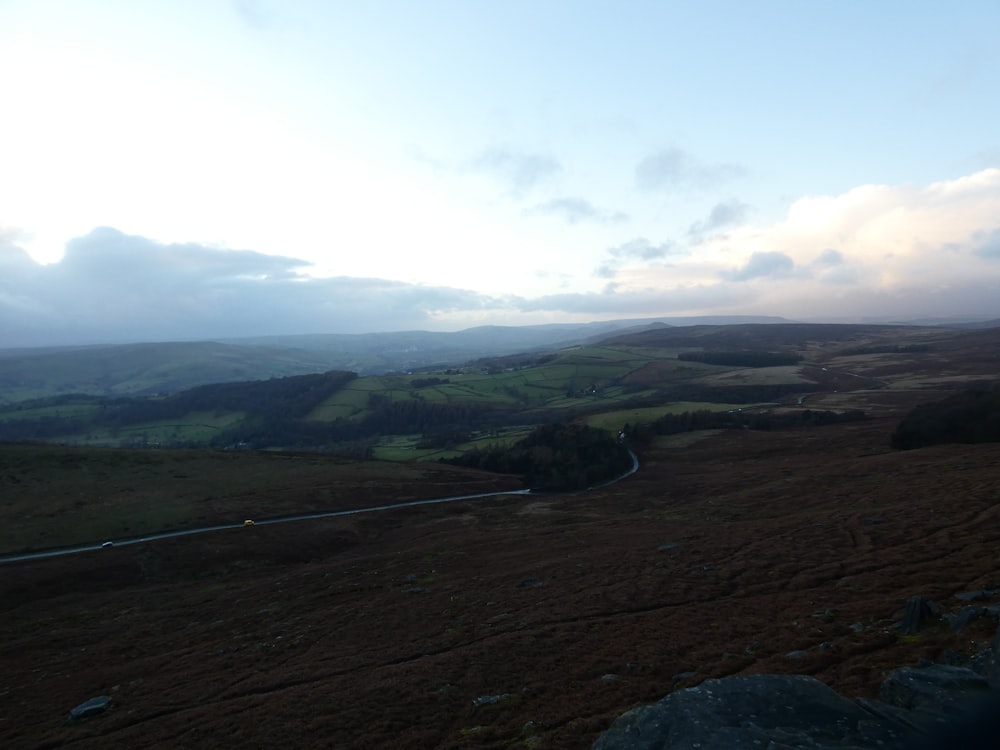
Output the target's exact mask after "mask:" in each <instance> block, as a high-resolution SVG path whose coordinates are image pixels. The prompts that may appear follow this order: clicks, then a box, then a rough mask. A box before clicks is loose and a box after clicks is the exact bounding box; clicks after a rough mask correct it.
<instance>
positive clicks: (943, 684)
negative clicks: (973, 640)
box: [879, 664, 989, 723]
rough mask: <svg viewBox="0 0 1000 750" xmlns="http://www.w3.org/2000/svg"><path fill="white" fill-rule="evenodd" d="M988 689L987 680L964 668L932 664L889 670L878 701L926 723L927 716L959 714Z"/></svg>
mask: <svg viewBox="0 0 1000 750" xmlns="http://www.w3.org/2000/svg"><path fill="white" fill-rule="evenodd" d="M988 690H989V681H988V680H987V678H985V677H983V676H982V675H981V674H978V673H977V672H974V671H972V670H971V669H969V668H967V667H954V666H950V665H948V664H931V665H929V666H926V667H918V668H916V667H901V668H899V669H894V670H892V671H891V672H890V673H889V675H888V676H887V677H886V678H885V681H884V682H883V683H882V688H881V690H880V691H879V698H881V699H882V701H883V702H885V703H888V704H889V705H892V706H897V707H899V708H905V709H907V710H908V711H911V712H915V713H916V714H917V716H916V717H915V719H916V720H917V721H918V722H921V723H926V721H923V719H924V716H926V715H927V714H931V715H933V716H934V717H942V716H945V717H949V716H956V715H961V714H962V713H963V712H964V711H965V710H967V708H968V706H969V705H970V704H971V703H973V702H975V701H976V700H977V699H978V698H981V697H983V695H984V694H985V693H986V692H987V691H988ZM920 714H923V715H924V716H920Z"/></svg>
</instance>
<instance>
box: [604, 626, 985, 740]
mask: <svg viewBox="0 0 1000 750" xmlns="http://www.w3.org/2000/svg"><path fill="white" fill-rule="evenodd" d="M980 656H981V657H982V658H978V659H973V660H971V661H970V664H974V665H976V667H975V668H973V667H968V666H953V665H948V664H926V665H924V666H920V667H904V668H900V669H896V670H893V671H892V672H890V673H889V675H888V676H887V677H886V679H885V681H884V682H883V684H882V687H881V690H880V693H879V698H880V700H877V701H875V700H867V699H858V700H852V699H849V698H846V697H844V696H842V695H840V694H839V693H837V692H835V691H834V690H833V689H831V688H830V687H828V686H827V685H825V684H824V683H822V682H820V681H819V680H816V679H815V678H813V677H808V676H805V675H776V674H767V675H752V676H746V677H725V678H721V679H714V680H706V681H705V682H703V683H702V684H701V685H698V686H697V687H693V688H688V689H686V690H679V691H677V692H674V693H671V694H669V695H667V696H666V697H665V698H663V699H662V700H660V701H659V702H657V703H654V704H652V705H649V706H643V707H640V708H636V709H633V710H631V711H628V712H627V713H625V714H623V715H622V716H620V717H619V718H618V719H617V720H616V721H615V722H614V724H613V725H612V726H611V728H610V729H609V730H608V731H607V732H605V733H604V734H603V735H601V737H600V738H598V740H597V742H596V743H594V746H593V750H674V749H675V748H676V749H678V750H679V749H680V748H685V749H687V748H700V750H762V748H770V749H771V750H779V749H780V750H797V749H798V748H802V749H805V748H810V749H811V750H874V749H875V748H880V749H881V750H890V749H892V750H934V749H936V748H943V747H961V748H964V749H966V750H975V749H977V748H982V750H986V749H987V748H990V749H992V748H997V747H1000V630H998V631H997V634H996V635H995V636H994V638H993V643H992V647H991V649H988V650H987V652H984V653H983V654H981V655H980Z"/></svg>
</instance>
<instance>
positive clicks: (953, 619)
mask: <svg viewBox="0 0 1000 750" xmlns="http://www.w3.org/2000/svg"><path fill="white" fill-rule="evenodd" d="M988 614H989V610H987V609H986V607H975V606H973V605H971V604H969V605H967V606H965V607H962V608H961V609H960V610H958V613H957V614H954V615H948V621H949V622H950V623H951V632H952V633H957V632H959V631H960V630H962V629H964V628H965V626H966V625H968V624H969V623H970V622H972V621H973V620H976V619H978V618H980V617H985V616H986V615H988Z"/></svg>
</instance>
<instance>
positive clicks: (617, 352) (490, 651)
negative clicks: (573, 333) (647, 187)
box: [0, 324, 1000, 748]
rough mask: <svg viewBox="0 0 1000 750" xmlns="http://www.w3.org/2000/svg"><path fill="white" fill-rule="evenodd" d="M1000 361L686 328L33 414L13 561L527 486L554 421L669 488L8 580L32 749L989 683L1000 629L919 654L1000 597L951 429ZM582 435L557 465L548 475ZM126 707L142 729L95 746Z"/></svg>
mask: <svg viewBox="0 0 1000 750" xmlns="http://www.w3.org/2000/svg"><path fill="white" fill-rule="evenodd" d="M998 344H1000V329H997V328H985V329H981V330H964V329H954V328H941V327H932V326H923V327H921V326H834V325H830V326H820V325H815V326H813V325H798V324H787V325H739V326H693V327H683V328H681V327H678V328H673V327H666V326H656V327H651V328H648V329H645V330H638V331H625V332H621V333H618V334H612V335H609V336H606V337H604V338H601V339H599V340H595V341H587V342H581V343H578V344H574V345H572V346H566V347H563V348H555V349H549V350H544V351H541V350H539V351H531V352H525V353H522V354H509V355H503V356H495V357H488V358H480V359H478V360H475V361H455V362H452V363H448V364H447V366H441V367H438V368H428V369H423V370H412V371H402V372H394V373H383V374H378V375H362V374H357V373H353V372H349V371H344V370H335V371H329V372H325V373H324V372H317V373H314V374H294V375H288V376H287V377H275V378H271V379H268V380H265V381H255V382H250V383H234V384H231V385H224V384H213V385H207V384H204V385H200V386H196V387H195V388H193V389H191V388H187V389H178V390H173V391H171V390H170V389H166V388H161V389H159V390H156V391H155V395H146V396H142V397H140V398H122V397H121V396H120V395H108V394H95V393H83V394H76V395H74V394H70V393H61V394H52V393H38V392H35V393H33V394H32V397H31V398H27V399H23V400H17V401H8V402H7V403H6V404H5V405H4V407H3V409H2V410H0V429H3V430H5V431H6V432H4V437H5V439H7V440H9V441H14V442H8V443H6V444H4V445H2V446H0V490H2V498H3V500H2V504H0V517H2V521H3V523H2V524H0V554H3V555H11V554H15V553H18V552H25V551H29V550H41V549H45V548H56V547H66V546H74V545H80V544H100V543H101V542H102V541H104V540H115V539H130V538H136V537H141V536H143V535H147V534H151V533H156V532H160V531H174V530H183V529H193V528H198V527H202V526H210V525H217V524H239V523H240V521H242V519H244V518H252V519H259V520H267V519H278V518H281V517H283V516H291V515H295V514H301V513H310V512H324V511H326V512H328V511H336V510H348V509H355V508H358V509H361V508H365V507H371V506H383V505H386V504H392V503H406V502H409V501H412V500H418V499H425V498H435V497H446V496H457V495H469V494H474V493H486V492H491V491H498V492H499V491H512V490H518V489H523V488H525V487H526V486H532V484H533V482H530V481H529V482H527V483H526V482H525V479H524V475H523V472H519V473H497V472H495V471H485V470H484V469H483V468H481V467H482V466H484V465H485V464H484V462H483V461H481V460H475V461H474V460H471V459H470V457H477V456H478V457H479V458H482V457H483V456H487V455H493V454H502V453H504V452H508V453H509V452H512V451H515V450H516V449H517V446H518V445H521V444H523V443H522V441H524V440H525V439H527V438H530V437H531V436H533V435H537V434H538V430H539V428H540V427H544V426H546V425H553V424H563V425H577V426H586V427H587V428H588V429H591V430H594V431H596V432H601V433H604V434H606V435H608V436H611V438H612V439H611V440H610V445H621V444H622V441H623V440H624V441H625V442H627V444H628V445H629V447H631V448H632V449H633V450H634V451H635V452H636V453H637V454H638V457H639V461H640V468H639V470H638V472H636V473H635V474H632V475H630V476H628V477H626V478H624V479H622V480H621V481H617V482H612V483H609V484H605V485H602V486H598V487H593V488H591V489H586V488H585V487H586V486H589V485H590V482H588V481H584V482H583V485H582V486H581V485H580V484H579V483H574V482H569V483H568V484H566V486H565V487H563V488H562V491H550V492H534V493H531V494H506V495H504V494H497V495H491V496H488V497H480V498H475V499H467V500H460V501H455V502H451V503H447V504H440V505H409V506H405V507H399V508H396V509H389V510H380V511H378V512H373V513H362V514H356V515H344V516H339V517H333V518H326V519H314V520H310V521H301V522H293V523H285V524H280V523H276V524H270V525H263V524H258V525H255V526H250V527H243V526H239V527H237V528H229V529H225V530H221V531H218V532H213V533H209V534H199V535H193V536H178V537H174V538H171V539H162V540H158V541H154V542H149V543H145V544H132V545H116V546H114V547H112V548H110V549H96V550H92V551H88V552H84V553H80V554H75V555H67V556H61V557H54V558H51V559H35V560H30V561H23V562H8V563H4V564H3V566H2V568H0V572H2V576H0V602H2V609H3V612H4V618H3V619H2V623H0V636H2V638H0V643H2V645H0V648H2V649H3V653H2V663H3V665H4V669H3V672H2V676H0V694H2V695H3V697H4V700H3V704H2V712H3V713H2V715H0V743H2V744H3V745H4V746H9V747H39V748H41V747H62V746H71V747H80V748H87V747H95V748H96V747H107V746H108V745H109V744H111V743H115V744H118V745H119V746H127V747H131V746H142V747H163V748H166V747H181V746H183V747H220V746H258V747H272V746H279V745H284V746H289V745H291V746H319V747H323V746H325V747H358V748H360V747H389V746H392V747H412V748H425V747H445V748H448V747H455V748H458V747H496V748H500V747H504V748H507V747H539V748H577V747H585V746H588V745H589V744H590V743H592V742H593V741H594V739H595V738H596V737H597V736H598V735H599V734H600V733H601V732H602V731H603V730H605V729H606V728H607V727H608V726H609V725H610V723H611V722H612V721H613V719H614V718H615V717H616V716H618V715H619V714H621V713H622V712H623V711H625V710H627V709H629V708H631V707H633V706H635V705H638V704H640V703H645V702H649V701H652V700H655V699H657V698H659V697H661V696H662V695H664V694H665V693H667V692H670V691H671V690H675V689H678V688H682V687H688V686H691V685H693V684H697V683H698V682H700V681H702V680H704V679H707V678H711V677H720V676H725V675H733V674H753V673H760V672H780V673H797V674H810V675H814V676H816V677H818V678H819V679H821V680H823V681H824V682H826V683H828V684H830V685H831V686H833V687H834V688H835V689H837V690H839V691H841V692H843V693H845V694H847V695H851V696H873V695H874V694H875V692H876V691H877V689H878V685H879V684H880V682H881V680H882V678H883V677H884V675H885V673H886V672H887V671H888V670H890V669H892V668H894V667H896V666H902V665H907V664H913V663H916V662H918V661H919V660H920V659H941V658H944V657H947V658H949V659H951V660H953V661H955V660H961V659H963V658H969V657H970V656H971V655H972V654H974V653H976V652H977V651H978V650H981V648H982V647H983V645H984V644H988V642H989V640H990V637H991V636H992V633H993V630H994V629H995V627H996V623H995V621H992V620H990V619H989V618H981V619H979V620H976V621H974V622H972V623H970V624H969V625H968V626H967V627H965V628H963V629H961V630H958V631H956V630H955V629H953V628H952V627H950V626H949V624H948V620H947V619H946V618H944V617H942V618H941V619H939V620H938V621H935V622H933V623H931V624H929V625H928V626H927V627H925V628H924V629H922V630H921V631H920V632H919V633H917V634H904V633H902V632H901V631H900V630H899V628H898V627H897V624H898V622H899V620H900V617H901V614H902V610H903V607H904V605H905V603H906V601H907V599H908V598H910V597H911V596H914V595H921V596H924V597H927V598H928V599H932V600H935V601H937V602H940V603H941V605H942V608H943V610H944V611H945V614H947V613H948V612H950V611H952V610H956V609H957V608H958V607H959V606H960V605H961V603H962V600H961V599H957V598H955V597H956V594H962V593H963V592H970V591H977V592H993V593H988V594H987V596H995V592H996V591H997V590H998V589H1000V584H997V583H996V570H997V564H998V562H1000V560H998V558H997V549H1000V547H998V544H997V543H998V541H1000V507H998V505H997V501H998V499H1000V468H998V467H1000V463H998V459H1000V444H998V443H995V442H989V435H990V434H991V433H990V429H989V427H988V425H987V426H986V427H983V429H982V430H981V431H980V432H979V433H976V434H975V435H972V436H971V437H970V435H968V434H957V435H956V434H953V433H950V432H948V431H947V430H945V429H940V430H939V429H937V428H936V427H935V426H934V425H936V424H946V423H948V420H949V419H950V416H949V415H953V413H954V410H955V409H959V410H963V409H964V410H965V411H962V412H961V413H962V414H963V415H964V417H963V419H965V420H968V419H969V414H970V413H971V414H972V415H973V417H975V416H976V413H975V409H974V408H973V410H972V412H970V411H968V410H969V409H970V408H972V407H970V406H969V403H968V400H967V398H966V397H965V396H963V394H967V393H978V394H986V395H985V396H982V398H983V401H982V402H978V401H977V402H976V403H977V404H980V405H982V403H986V405H987V406H988V405H989V403H987V402H990V403H991V401H990V400H991V399H992V395H991V394H993V393H994V392H993V391H992V390H991V389H992V383H993V382H994V381H995V379H996V374H997V369H998V364H1000V346H998ZM949 399H951V400H952V401H951V402H949ZM956 399H957V401H956ZM963 399H965V400H963ZM942 403H946V404H947V403H954V404H956V406H954V407H947V408H946V409H945V410H944V411H943V412H941V414H940V415H939V416H938V417H935V413H934V411H933V408H932V407H930V406H928V405H930V404H942ZM922 405H923V408H922V410H920V409H917V407H920V406H922ZM984 408H985V407H984ZM914 414H919V415H921V416H920V417H919V419H918V420H917V421H916V423H914V422H913V419H914V417H913V415H914ZM907 418H909V419H910V420H911V421H910V422H909V425H910V427H911V428H912V429H909V431H907V430H902V431H901V426H902V425H904V424H907V422H906V420H907ZM936 419H937V420H938V421H935V420H936ZM986 422H988V419H987V420H986ZM914 424H916V425H917V427H918V428H919V429H917V428H915V427H913V425H914ZM938 433H941V434H942V435H943V436H944V437H943V438H942V439H941V440H936V439H934V435H936V434H938ZM555 434H557V437H556V439H555V442H554V443H553V444H551V445H547V446H546V445H538V444H537V443H536V444H533V445H532V447H531V449H530V451H529V452H530V453H531V454H532V455H533V456H534V457H535V458H536V459H538V461H539V462H541V464H543V465H546V466H548V465H552V464H553V463H554V461H553V456H554V455H555V454H556V453H557V452H558V450H559V443H560V441H562V440H564V436H565V433H562V432H560V433H555ZM900 435H903V436H904V437H906V436H910V437H906V439H907V440H911V441H912V440H916V442H915V443H914V442H910V443H907V444H906V445H901V444H900ZM913 435H918V436H919V438H912V436H913ZM928 436H929V437H928ZM955 441H960V442H955ZM901 447H906V448H908V449H907V450H902V449H901ZM441 459H444V460H443V461H442V460H441ZM446 461H450V463H448V462H446ZM536 465H537V464H536ZM562 474H563V478H564V479H565V478H566V477H567V476H568V473H567V472H565V471H563V472H562ZM546 476H548V475H546ZM536 478H537V477H536ZM96 695H109V696H111V697H112V700H113V702H112V704H111V708H110V709H109V710H108V711H106V712H105V713H103V714H101V715H99V716H97V717H95V718H93V719H89V720H87V721H83V722H77V723H67V722H66V713H67V711H68V710H69V709H71V708H72V707H73V706H75V705H77V704H78V703H80V702H82V701H84V700H86V699H88V698H90V697H93V696H96Z"/></svg>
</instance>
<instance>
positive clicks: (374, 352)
mask: <svg viewBox="0 0 1000 750" xmlns="http://www.w3.org/2000/svg"><path fill="white" fill-rule="evenodd" d="M683 320H685V319H682V318H673V319H660V318H657V319H633V320H614V321H602V322H595V323H565V324H550V325H534V326H478V327H475V328H468V329H465V330H462V331H455V332H431V331H399V332H391V333H370V334H328V335H301V336H261V337H254V338H243V339H226V340H223V341H188V342H164V343H138V344H120V345H95V346H81V347H39V348H18V349H6V350H2V349H0V403H13V402H17V401H24V400H26V399H32V398H43V397H47V396H55V395H63V394H67V393H86V394H92V395H102V396H116V395H129V396H144V395H151V394H157V393H176V392H178V391H182V390H185V389H187V388H193V387H195V386H198V385H205V384H208V383H229V382H236V381H243V380H261V379H266V378H271V377H284V376H289V375H307V374H311V373H318V372H326V371H328V370H342V371H350V372H356V373H358V374H360V375H375V374H382V373H386V372H405V371H412V370H420V369H426V368H432V367H440V366H447V365H452V364H461V363H463V362H468V361H470V360H474V359H479V358H483V357H495V356H503V355H507V354H515V353H520V352H527V351H539V350H547V349H552V348H557V347H561V346H568V345H571V344H575V343H582V342H585V341H589V340H594V339H598V338H602V337H606V336H610V335H615V334H623V333H626V332H630V331H632V332H634V331H638V330H644V329H645V328H648V327H649V326H651V325H655V326H657V327H663V326H664V325H667V321H675V322H678V321H683ZM692 320H702V319H700V318H698V319H692Z"/></svg>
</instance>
